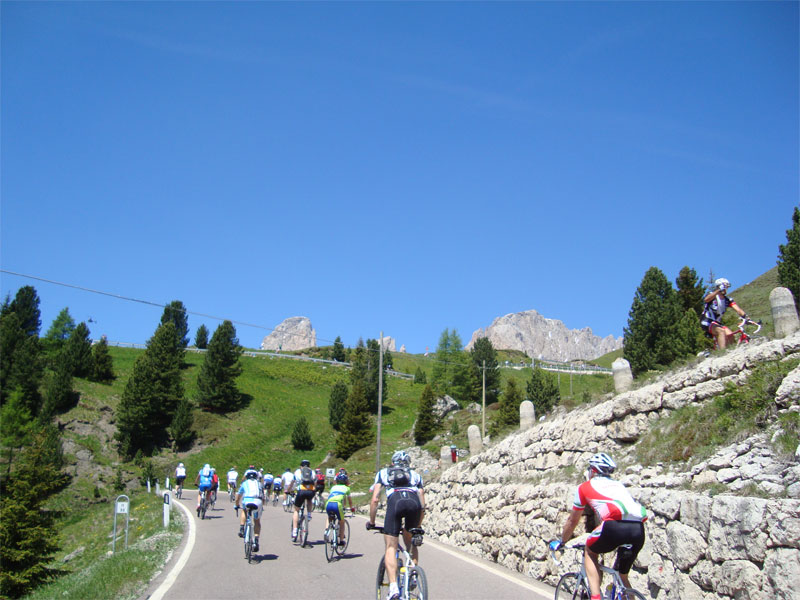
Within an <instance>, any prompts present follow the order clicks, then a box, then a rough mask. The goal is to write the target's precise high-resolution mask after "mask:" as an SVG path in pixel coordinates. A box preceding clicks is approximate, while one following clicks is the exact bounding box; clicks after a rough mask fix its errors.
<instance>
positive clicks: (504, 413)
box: [497, 379, 522, 426]
mask: <svg viewBox="0 0 800 600" xmlns="http://www.w3.org/2000/svg"><path fill="white" fill-rule="evenodd" d="M521 403H522V392H520V390H519V388H517V382H516V381H515V380H514V379H509V380H508V381H507V382H506V389H505V392H504V393H503V394H502V395H501V396H500V408H499V410H498V411H497V423H498V424H499V425H500V426H507V425H519V405H520V404H521Z"/></svg>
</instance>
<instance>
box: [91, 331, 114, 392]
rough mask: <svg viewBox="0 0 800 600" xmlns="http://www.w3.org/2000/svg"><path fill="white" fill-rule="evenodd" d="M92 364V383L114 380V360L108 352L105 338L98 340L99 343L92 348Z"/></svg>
mask: <svg viewBox="0 0 800 600" xmlns="http://www.w3.org/2000/svg"><path fill="white" fill-rule="evenodd" d="M92 362H93V363H94V368H93V370H92V376H91V380H92V381H100V382H107V381H113V380H114V378H115V375H114V360H113V359H112V358H111V354H110V353H109V351H108V341H106V338H105V337H102V338H100V341H98V342H97V343H96V344H95V345H94V346H92Z"/></svg>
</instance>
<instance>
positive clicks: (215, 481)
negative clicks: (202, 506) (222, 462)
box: [210, 467, 219, 506]
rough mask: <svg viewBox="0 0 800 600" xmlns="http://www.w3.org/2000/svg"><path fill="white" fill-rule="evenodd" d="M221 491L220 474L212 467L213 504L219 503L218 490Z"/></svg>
mask: <svg viewBox="0 0 800 600" xmlns="http://www.w3.org/2000/svg"><path fill="white" fill-rule="evenodd" d="M218 491H219V475H217V470H216V469H215V468H214V467H211V494H210V496H211V506H216V505H217V492H218Z"/></svg>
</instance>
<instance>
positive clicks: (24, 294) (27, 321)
mask: <svg viewBox="0 0 800 600" xmlns="http://www.w3.org/2000/svg"><path fill="white" fill-rule="evenodd" d="M9 312H13V313H16V315H17V317H18V318H19V323H20V328H21V329H22V331H23V332H24V333H25V335H27V336H30V337H37V338H38V337H39V329H40V328H41V326H42V319H41V317H42V314H41V311H40V310H39V295H38V294H37V293H36V290H35V289H34V288H33V287H31V286H29V285H26V286H24V287H21V288H19V290H17V294H16V296H14V300H12V301H11V302H9V301H8V299H6V301H5V303H4V304H3V307H2V309H0V314H6V313H9Z"/></svg>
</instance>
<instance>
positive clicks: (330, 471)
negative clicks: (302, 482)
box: [325, 469, 336, 479]
mask: <svg viewBox="0 0 800 600" xmlns="http://www.w3.org/2000/svg"><path fill="white" fill-rule="evenodd" d="M335 474H336V469H325V476H326V477H328V478H329V479H333V476H334V475H335Z"/></svg>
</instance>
